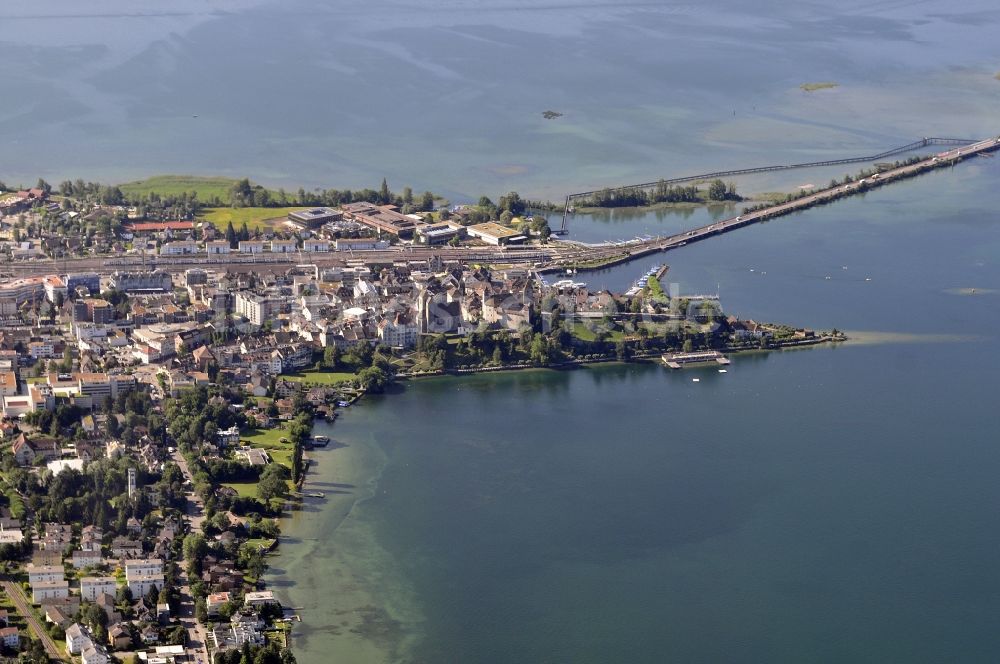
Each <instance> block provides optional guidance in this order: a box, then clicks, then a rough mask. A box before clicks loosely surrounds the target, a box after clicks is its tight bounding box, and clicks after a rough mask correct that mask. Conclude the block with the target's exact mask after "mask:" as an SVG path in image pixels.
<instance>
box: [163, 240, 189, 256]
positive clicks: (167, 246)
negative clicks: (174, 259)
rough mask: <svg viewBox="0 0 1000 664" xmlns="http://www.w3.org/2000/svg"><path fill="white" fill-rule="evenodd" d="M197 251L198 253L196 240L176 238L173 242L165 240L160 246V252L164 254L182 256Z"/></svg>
mask: <svg viewBox="0 0 1000 664" xmlns="http://www.w3.org/2000/svg"><path fill="white" fill-rule="evenodd" d="M196 253H198V243H197V242H195V241H194V240H174V241H173V242H164V243H163V244H162V245H161V246H160V254H161V255H163V256H181V255H184V254H196Z"/></svg>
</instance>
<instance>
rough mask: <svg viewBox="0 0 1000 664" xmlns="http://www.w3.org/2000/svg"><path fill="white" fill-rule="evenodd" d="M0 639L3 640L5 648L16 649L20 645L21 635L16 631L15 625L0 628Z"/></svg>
mask: <svg viewBox="0 0 1000 664" xmlns="http://www.w3.org/2000/svg"><path fill="white" fill-rule="evenodd" d="M0 641H2V642H3V645H4V647H5V648H12V649H14V650H17V649H18V648H19V647H20V646H21V635H20V634H19V633H18V631H17V627H4V628H2V629H0Z"/></svg>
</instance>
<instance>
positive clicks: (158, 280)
mask: <svg viewBox="0 0 1000 664" xmlns="http://www.w3.org/2000/svg"><path fill="white" fill-rule="evenodd" d="M109 284H110V286H111V288H113V289H115V290H121V291H126V292H169V291H171V290H173V287H174V285H173V280H172V279H171V278H170V273H169V272H164V271H162V270H152V271H149V272H117V271H116V272H115V273H114V274H112V275H111V278H110V280H109Z"/></svg>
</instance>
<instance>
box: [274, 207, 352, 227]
mask: <svg viewBox="0 0 1000 664" xmlns="http://www.w3.org/2000/svg"><path fill="white" fill-rule="evenodd" d="M343 218H344V213H343V212H341V211H340V210H334V209H333V208H328V207H318V208H309V209H308V210H296V211H295V212H289V213H288V221H291V222H293V223H296V224H301V225H303V226H306V227H307V228H318V227H319V226H322V225H323V224H328V223H330V222H331V221H340V220H341V219H343Z"/></svg>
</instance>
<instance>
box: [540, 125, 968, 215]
mask: <svg viewBox="0 0 1000 664" xmlns="http://www.w3.org/2000/svg"><path fill="white" fill-rule="evenodd" d="M974 142H975V140H974V139H964V138H939V137H936V136H933V137H925V138H921V139H920V140H919V141H914V142H912V143H907V144H906V145H901V146H899V147H898V148H892V149H890V150H886V151H885V152H879V153H878V154H873V155H866V156H863V157H845V158H843V159H827V160H824V161H809V162H803V163H801V164H782V165H776V166H756V167H754V168H737V169H732V170H728V171H716V172H714V173H701V174H699V175H684V176H681V177H676V178H670V179H666V180H657V181H656V182H643V183H640V184H628V185H622V186H619V187H609V188H608V189H610V190H611V191H615V190H622V189H643V190H646V189H652V188H654V187H657V186H660V185H664V184H666V185H674V184H680V183H683V182H698V181H703V180H714V179H716V178H725V177H733V176H736V175H751V174H753V173H769V172H772V171H788V170H792V169H796V168H816V167H819V166H836V165H838V164H861V163H870V162H876V161H879V160H882V159H887V158H889V157H895V156H896V155H900V154H905V153H907V152H913V151H914V150H919V149H921V148H926V147H928V146H930V145H969V144H970V143H974ZM605 190H606V189H594V190H592V191H581V192H578V193H575V194H570V195H568V196H567V197H566V206H565V207H564V208H563V216H562V225H561V226H560V229H559V233H560V234H565V233H566V232H567V231H568V230H569V228H568V225H567V224H568V216H569V211H570V208H571V207H572V206H573V201H580V200H586V199H588V198H591V197H592V196H594V195H595V194H599V193H601V192H602V191H605Z"/></svg>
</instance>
